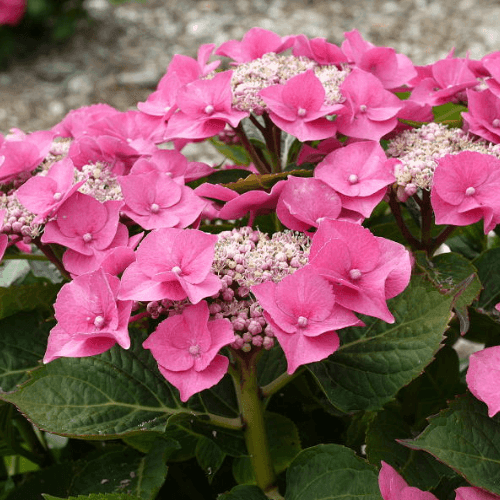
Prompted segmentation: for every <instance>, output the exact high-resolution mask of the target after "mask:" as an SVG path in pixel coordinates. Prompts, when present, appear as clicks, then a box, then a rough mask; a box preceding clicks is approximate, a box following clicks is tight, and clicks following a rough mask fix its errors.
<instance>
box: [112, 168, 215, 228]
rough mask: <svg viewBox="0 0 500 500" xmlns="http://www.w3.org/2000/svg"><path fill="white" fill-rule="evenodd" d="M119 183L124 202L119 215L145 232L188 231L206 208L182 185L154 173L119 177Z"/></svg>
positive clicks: (190, 190) (163, 175) (161, 174)
mask: <svg viewBox="0 0 500 500" xmlns="http://www.w3.org/2000/svg"><path fill="white" fill-rule="evenodd" d="M118 182H119V183H120V187H121V190H122V193H123V199H124V201H125V206H124V207H123V208H122V212H123V213H124V214H125V215H127V216H128V217H130V218H131V219H132V220H133V221H135V222H137V224H139V225H140V226H141V227H143V228H144V229H158V228H161V227H181V228H183V227H187V226H189V225H190V224H192V223H193V222H194V221H195V220H196V219H197V218H198V216H199V215H200V214H201V212H202V210H203V208H204V207H205V205H206V202H204V201H203V200H201V198H199V197H198V196H196V194H195V193H194V192H193V190H192V189H191V188H189V187H187V186H184V184H183V183H182V181H181V182H176V181H175V180H173V179H172V178H171V177H170V176H169V175H167V174H164V173H161V172H158V171H157V170H153V171H151V172H148V173H145V174H137V175H128V176H124V177H118Z"/></svg>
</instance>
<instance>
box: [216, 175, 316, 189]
mask: <svg viewBox="0 0 500 500" xmlns="http://www.w3.org/2000/svg"><path fill="white" fill-rule="evenodd" d="M289 175H294V176H296V177H312V175H313V172H312V171H311V170H291V171H289V172H280V173H277V174H264V175H256V174H250V175H249V176H248V177H246V178H245V179H240V180H239V181H236V182H232V183H229V184H223V186H224V187H227V188H229V189H232V190H233V191H236V192H237V193H239V194H243V193H246V192H247V191H254V190H263V189H271V188H272V187H273V186H274V185H275V184H277V183H278V182H279V181H282V180H286V179H287V178H288V176H289Z"/></svg>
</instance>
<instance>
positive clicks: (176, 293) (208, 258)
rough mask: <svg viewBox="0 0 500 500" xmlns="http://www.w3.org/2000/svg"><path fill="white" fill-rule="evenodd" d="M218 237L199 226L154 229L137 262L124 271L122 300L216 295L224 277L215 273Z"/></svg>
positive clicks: (137, 254) (194, 297) (141, 246)
mask: <svg viewBox="0 0 500 500" xmlns="http://www.w3.org/2000/svg"><path fill="white" fill-rule="evenodd" d="M216 242H217V236H215V235H213V234H208V233H204V232H202V231H198V230H196V229H185V230H183V229H177V228H163V229H156V230H155V231H151V232H150V233H149V234H148V235H147V236H146V237H145V238H144V240H143V241H142V243H141V244H140V245H139V248H138V249H137V252H136V257H137V259H136V261H135V262H134V263H132V264H131V265H130V266H129V267H128V268H127V269H126V270H125V272H124V273H123V276H122V286H121V291H120V294H119V297H120V299H132V300H162V299H170V300H183V299H185V298H189V300H190V301H191V302H192V303H193V304H196V303H197V302H199V301H200V300H201V299H203V298H205V297H210V296H212V295H214V294H216V293H217V292H218V291H219V290H220V288H221V286H222V285H221V280H220V279H219V278H218V277H217V276H215V274H212V273H211V266H212V262H213V258H214V252H215V243H216Z"/></svg>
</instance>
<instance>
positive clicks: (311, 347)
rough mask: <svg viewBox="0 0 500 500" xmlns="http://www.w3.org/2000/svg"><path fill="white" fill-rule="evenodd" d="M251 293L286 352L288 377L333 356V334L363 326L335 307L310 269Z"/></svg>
mask: <svg viewBox="0 0 500 500" xmlns="http://www.w3.org/2000/svg"><path fill="white" fill-rule="evenodd" d="M251 290H252V293H253V294H254V295H255V297H256V298H257V301H258V302H259V304H260V305H261V306H262V308H263V309H264V317H265V318H266V320H267V321H268V323H269V324H270V325H271V327H272V329H273V333H274V335H275V336H276V338H277V339H278V341H279V343H280V345H281V347H282V348H283V351H284V352H285V356H286V359H287V363H288V373H289V374H292V373H293V372H295V370H296V369H297V368H298V367H299V366H301V365H304V364H307V363H313V362H315V361H321V360H322V359H325V358H327V357H328V356H329V355H330V354H333V353H334V352H335V351H336V350H337V349H338V347H339V337H338V335H337V333H336V332H335V330H338V329H340V328H345V327H347V326H352V325H362V324H363V323H361V321H359V319H358V318H357V317H356V316H355V315H354V314H353V313H352V312H351V311H348V310H347V309H344V308H343V307H341V306H339V305H338V304H336V303H335V295H334V293H333V291H332V287H331V285H330V284H329V283H328V281H327V280H326V279H324V278H322V277H320V276H318V275H317V274H316V273H315V270H314V269H313V268H311V267H309V266H306V267H304V268H302V269H299V270H298V271H296V272H295V273H294V274H291V275H289V276H287V277H285V278H284V279H283V280H282V281H280V282H279V283H277V284H276V283H274V282H272V281H266V282H264V283H261V284H259V285H254V286H252V288H251Z"/></svg>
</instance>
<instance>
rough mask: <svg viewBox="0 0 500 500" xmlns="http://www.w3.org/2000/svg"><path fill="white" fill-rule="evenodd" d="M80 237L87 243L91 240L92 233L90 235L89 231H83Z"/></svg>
mask: <svg viewBox="0 0 500 500" xmlns="http://www.w3.org/2000/svg"><path fill="white" fill-rule="evenodd" d="M82 238H83V241H84V242H85V243H89V242H91V241H92V235H91V234H90V233H85V234H84V235H83V236H82Z"/></svg>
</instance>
